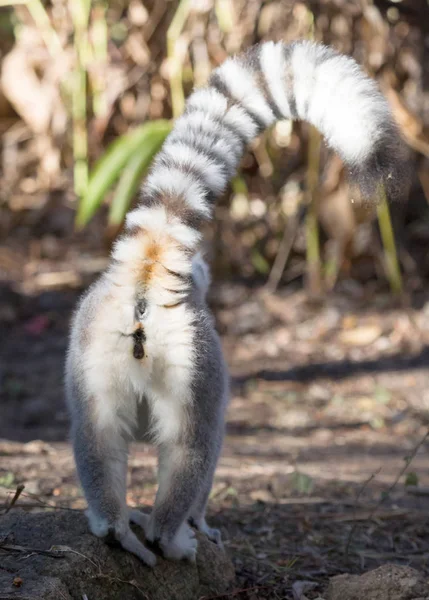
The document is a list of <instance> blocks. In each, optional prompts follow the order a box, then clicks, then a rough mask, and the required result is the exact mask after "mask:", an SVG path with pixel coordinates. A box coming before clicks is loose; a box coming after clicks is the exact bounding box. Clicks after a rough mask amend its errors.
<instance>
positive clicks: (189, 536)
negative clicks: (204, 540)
mask: <svg viewBox="0 0 429 600" xmlns="http://www.w3.org/2000/svg"><path fill="white" fill-rule="evenodd" d="M149 529H152V535H151V531H148V539H149V540H151V541H156V543H157V545H158V546H159V548H160V549H161V551H162V554H163V556H164V558H168V559H170V560H189V561H190V562H193V563H194V562H195V561H196V558H197V548H198V542H197V539H196V537H195V532H194V531H193V530H192V529H191V528H190V527H189V525H188V524H187V523H183V525H181V527H180V529H179V531H178V532H177V533H176V535H175V536H174V538H173V539H172V540H169V541H167V539H166V536H165V535H161V538H160V539H159V540H156V538H155V536H154V535H153V526H152V523H151V524H150V525H149Z"/></svg>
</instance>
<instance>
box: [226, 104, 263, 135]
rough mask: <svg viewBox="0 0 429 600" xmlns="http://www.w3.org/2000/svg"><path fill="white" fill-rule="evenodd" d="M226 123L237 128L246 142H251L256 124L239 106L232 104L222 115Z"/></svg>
mask: <svg viewBox="0 0 429 600" xmlns="http://www.w3.org/2000/svg"><path fill="white" fill-rule="evenodd" d="M224 121H225V123H226V125H230V126H231V127H234V128H235V129H237V130H238V131H239V132H240V133H241V135H242V136H244V138H245V140H246V142H247V143H249V142H251V141H252V140H253V138H254V137H255V136H256V135H257V133H258V126H257V125H256V123H255V122H254V121H253V119H252V118H251V117H250V116H249V113H248V112H246V111H245V110H244V109H243V108H241V106H238V105H237V104H234V105H233V106H231V108H230V109H228V112H227V113H226V115H225V117H224Z"/></svg>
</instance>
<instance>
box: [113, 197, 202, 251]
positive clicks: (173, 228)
mask: <svg viewBox="0 0 429 600" xmlns="http://www.w3.org/2000/svg"><path fill="white" fill-rule="evenodd" d="M126 224H127V228H128V229H131V228H132V227H141V228H142V229H145V230H146V231H153V232H164V233H168V235H170V236H171V237H173V238H174V239H175V240H177V241H178V242H179V243H180V244H183V246H186V247H187V248H195V247H196V246H197V245H198V244H199V242H200V240H201V233H200V232H199V231H197V230H196V229H193V228H192V227H188V226H187V225H184V224H183V223H182V222H181V221H180V220H179V219H178V218H176V217H173V216H171V215H167V212H166V210H165V207H164V206H156V207H146V206H142V207H140V208H136V209H135V210H133V211H132V212H130V213H128V215H127V219H126ZM116 248H117V246H116V247H115V251H116ZM114 258H116V256H114ZM118 260H121V259H120V258H119V259H118Z"/></svg>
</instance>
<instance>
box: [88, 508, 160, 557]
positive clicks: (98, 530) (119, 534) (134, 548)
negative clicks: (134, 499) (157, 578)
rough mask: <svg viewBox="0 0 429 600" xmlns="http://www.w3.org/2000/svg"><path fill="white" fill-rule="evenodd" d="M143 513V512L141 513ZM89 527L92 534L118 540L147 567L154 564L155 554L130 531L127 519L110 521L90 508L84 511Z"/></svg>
mask: <svg viewBox="0 0 429 600" xmlns="http://www.w3.org/2000/svg"><path fill="white" fill-rule="evenodd" d="M141 514H143V513H141ZM86 515H87V517H88V521H89V527H90V529H91V531H92V533H93V534H94V535H96V536H97V537H100V538H104V539H105V540H106V541H107V540H109V539H113V540H115V541H116V542H118V543H119V544H120V545H121V546H122V548H123V549H124V550H127V551H128V552H131V553H132V554H134V555H135V556H137V557H138V558H139V559H140V560H141V561H143V562H144V563H145V564H146V565H148V566H149V567H154V566H155V564H156V556H155V554H154V553H153V552H151V551H150V550H149V549H148V548H146V546H145V545H144V544H143V543H142V542H141V541H140V540H139V539H138V537H137V536H136V535H135V533H134V532H133V531H131V529H130V526H129V523H128V521H126V522H124V521H123V519H120V520H118V521H115V522H113V523H110V522H109V520H108V519H107V518H104V517H100V516H99V515H96V514H94V513H93V512H92V511H91V510H90V509H89V510H88V511H87V513H86Z"/></svg>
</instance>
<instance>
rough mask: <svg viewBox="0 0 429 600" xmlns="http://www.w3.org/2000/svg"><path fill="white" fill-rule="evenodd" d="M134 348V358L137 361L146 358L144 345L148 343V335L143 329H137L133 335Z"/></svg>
mask: <svg viewBox="0 0 429 600" xmlns="http://www.w3.org/2000/svg"><path fill="white" fill-rule="evenodd" d="M133 340H134V347H133V356H134V358H136V359H137V360H141V359H142V358H144V355H145V354H144V346H143V343H144V342H145V341H146V335H145V333H144V331H143V329H141V328H139V329H136V330H135V332H134V333H133Z"/></svg>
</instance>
